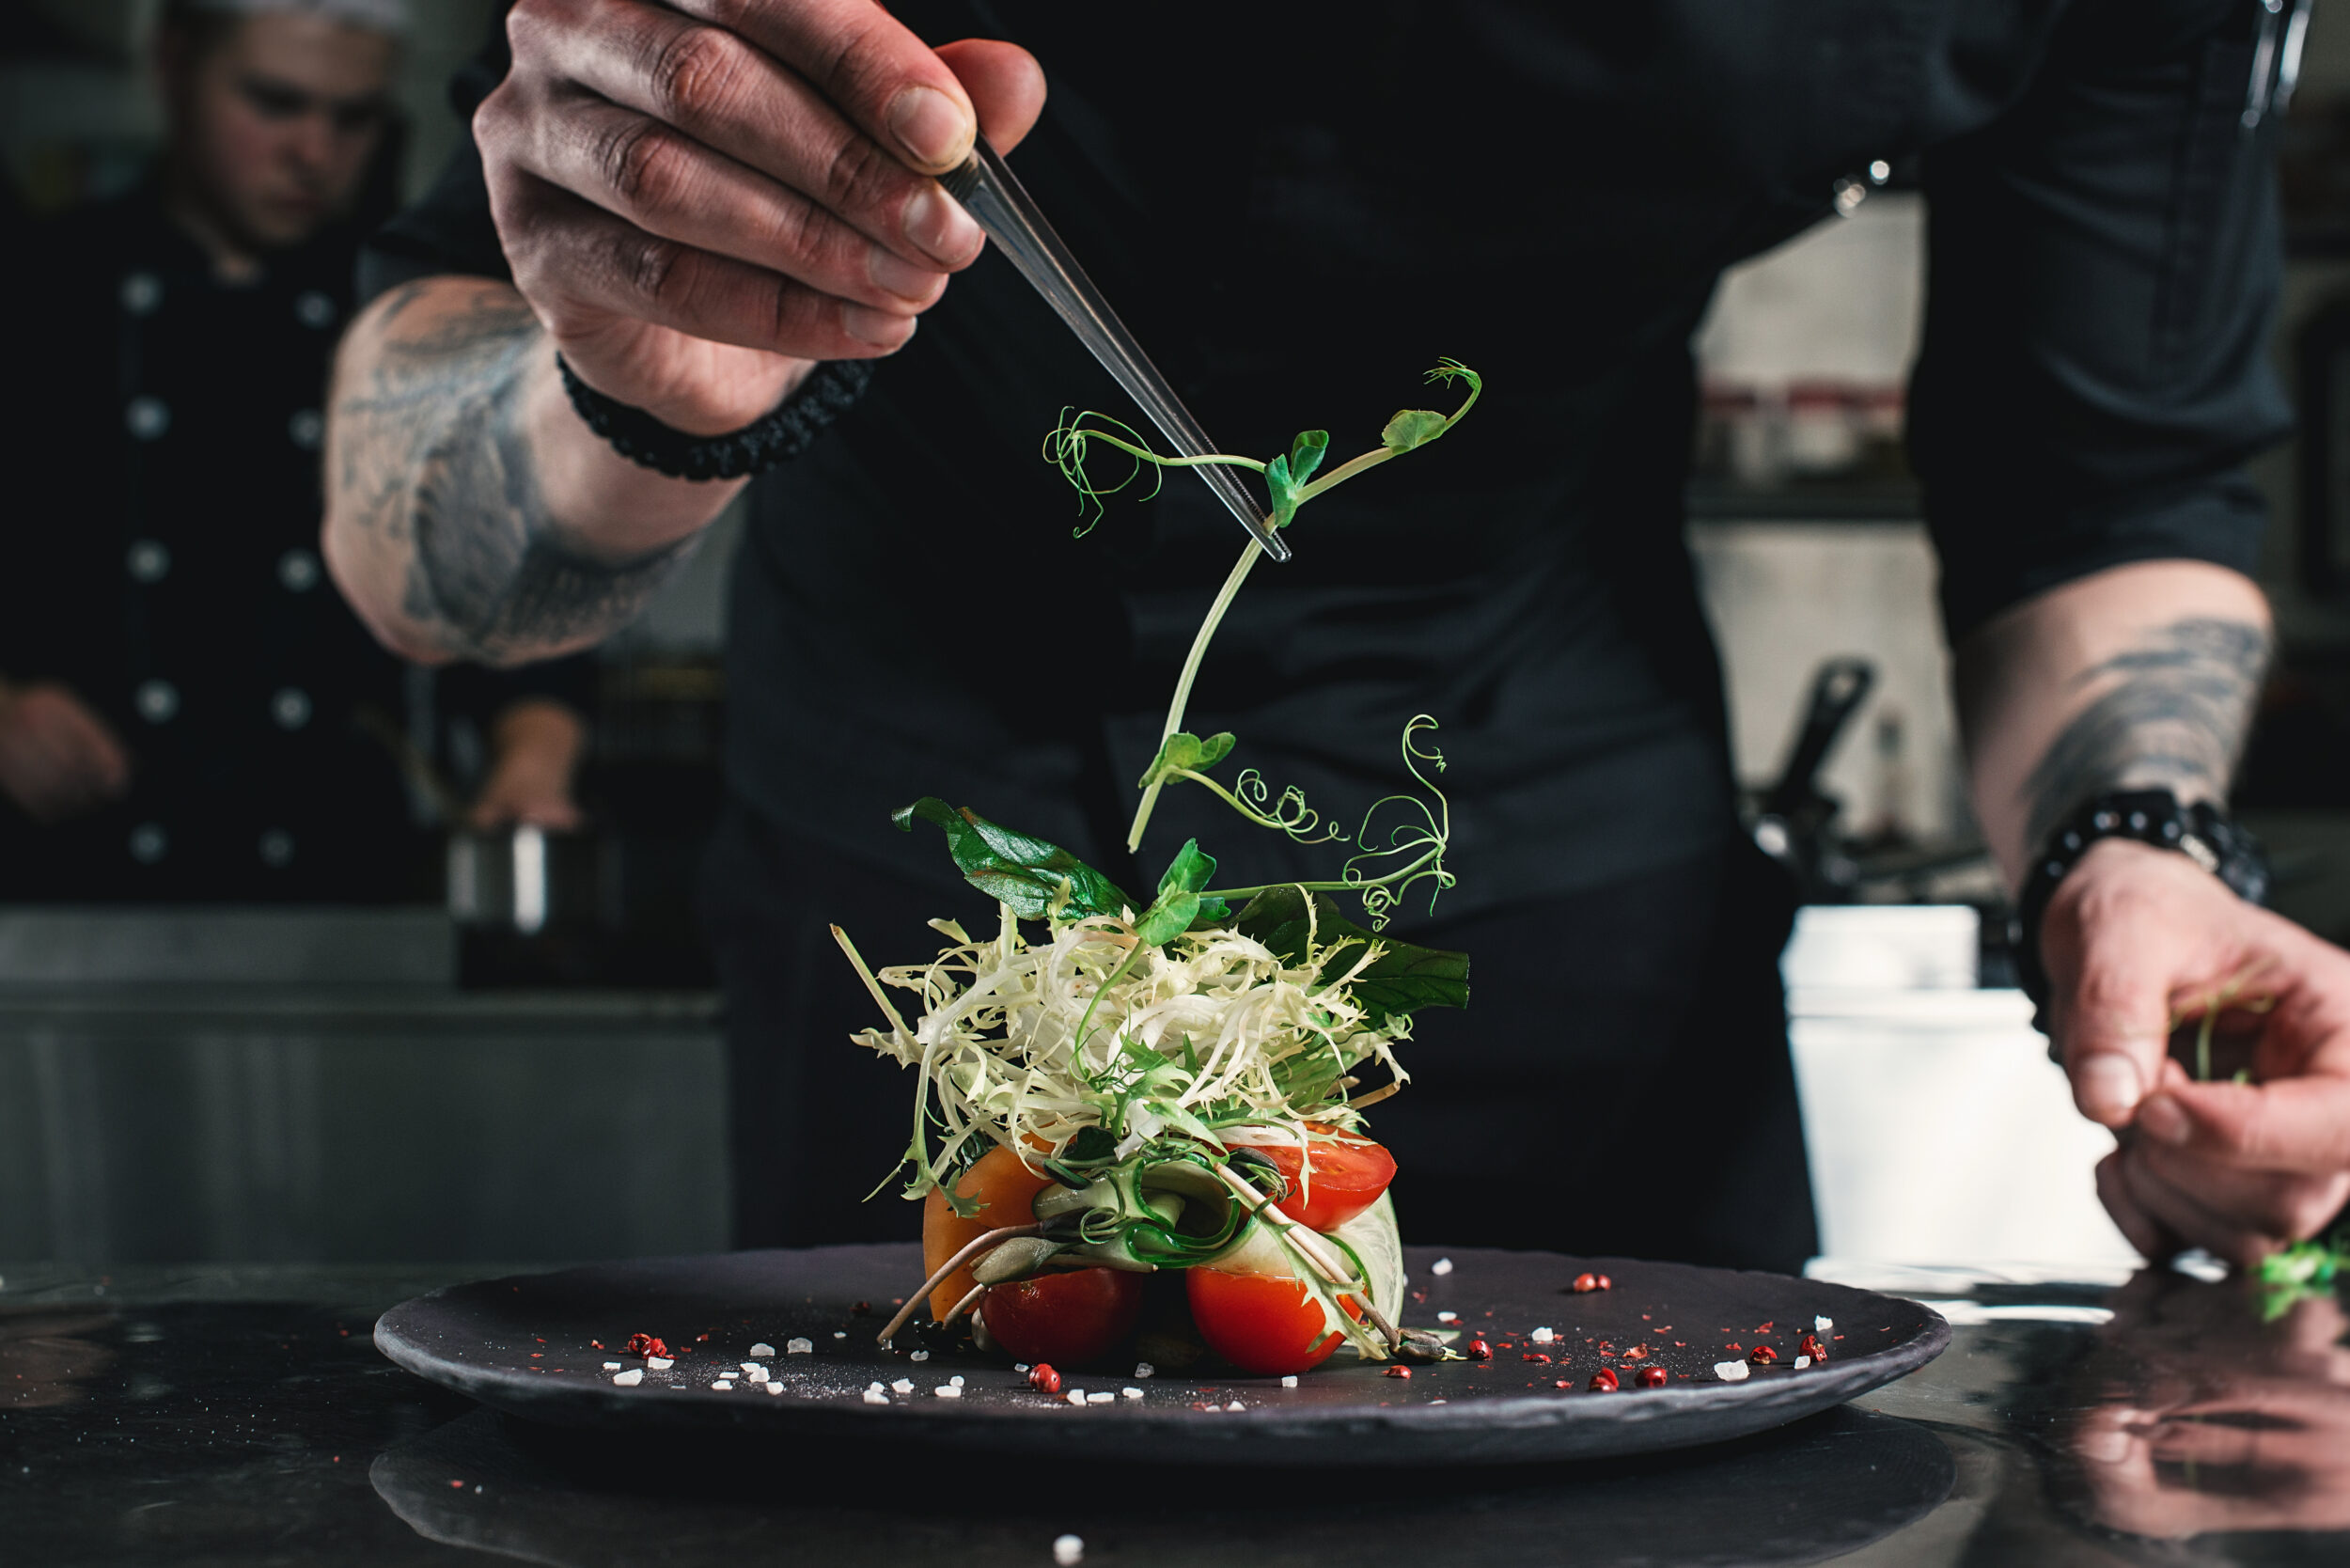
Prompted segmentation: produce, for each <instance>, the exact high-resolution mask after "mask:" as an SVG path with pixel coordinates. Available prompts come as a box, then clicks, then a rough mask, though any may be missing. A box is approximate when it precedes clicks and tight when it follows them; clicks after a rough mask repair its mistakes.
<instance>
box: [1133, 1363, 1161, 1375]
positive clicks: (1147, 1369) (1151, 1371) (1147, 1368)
mask: <svg viewBox="0 0 2350 1568" xmlns="http://www.w3.org/2000/svg"><path fill="white" fill-rule="evenodd" d="M1158 1373H1159V1369H1158V1368H1156V1367H1154V1366H1152V1364H1151V1363H1150V1362H1148V1361H1136V1363H1135V1375H1136V1377H1156V1376H1157V1375H1158Z"/></svg>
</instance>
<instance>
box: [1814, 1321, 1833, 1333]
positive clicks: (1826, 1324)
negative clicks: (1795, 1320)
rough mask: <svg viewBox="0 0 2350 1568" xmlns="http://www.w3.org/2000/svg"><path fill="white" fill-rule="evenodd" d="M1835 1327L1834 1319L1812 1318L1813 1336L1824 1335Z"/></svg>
mask: <svg viewBox="0 0 2350 1568" xmlns="http://www.w3.org/2000/svg"><path fill="white" fill-rule="evenodd" d="M1835 1326H1836V1320H1835V1319H1834V1318H1813V1319H1812V1320H1811V1331H1812V1332H1813V1333H1815V1334H1825V1333H1826V1332H1827V1331H1828V1330H1829V1329H1831V1328H1833V1327H1835Z"/></svg>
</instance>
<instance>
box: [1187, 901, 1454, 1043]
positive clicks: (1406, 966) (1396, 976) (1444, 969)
mask: <svg viewBox="0 0 2350 1568" xmlns="http://www.w3.org/2000/svg"><path fill="white" fill-rule="evenodd" d="M1232 925H1233V927H1234V929H1236V930H1237V931H1239V932H1240V933H1241V934H1242V935H1244V936H1250V937H1254V938H1255V939H1256V940H1257V941H1259V942H1261V943H1263V944H1264V945H1265V947H1267V948H1268V949H1271V950H1272V951H1274V952H1275V953H1277V954H1278V955H1280V957H1281V958H1282V959H1284V960H1285V961H1287V962H1289V963H1293V964H1302V963H1305V962H1307V960H1308V956H1309V955H1310V954H1313V953H1316V952H1319V954H1320V956H1321V963H1322V968H1323V972H1324V973H1325V974H1345V973H1347V972H1348V971H1350V970H1353V971H1354V978H1353V979H1351V980H1348V981H1347V982H1346V984H1347V990H1348V991H1349V992H1350V993H1351V994H1352V995H1353V996H1354V998H1355V1002H1356V1003H1357V1004H1358V1005H1360V1006H1361V1007H1362V1008H1363V1010H1364V1012H1365V1015H1366V1016H1365V1022H1367V1023H1368V1024H1369V1025H1370V1026H1371V1027H1373V1028H1385V1027H1387V1025H1388V1023H1389V1022H1391V1021H1392V1020H1394V1019H1397V1018H1402V1017H1407V1016H1409V1015H1410V1014H1411V1013H1412V1012H1414V1011H1417V1010H1418V1009H1420V1008H1424V1007H1466V1006H1468V998H1469V988H1468V965H1469V961H1468V954H1466V953H1456V952H1447V951H1445V950H1443V949H1439V948H1420V947H1415V946H1413V945H1412V944H1411V943H1409V942H1398V941H1395V940H1393V939H1391V938H1388V937H1385V936H1374V935H1372V934H1371V933H1370V932H1368V931H1365V930H1364V929H1363V928H1362V927H1360V926H1358V925H1356V924H1355V923H1354V922H1353V921H1352V920H1349V919H1348V918H1347V917H1345V916H1343V915H1341V914H1340V913H1339V906H1338V905H1337V904H1336V903H1334V902H1331V901H1330V899H1329V898H1328V897H1327V896H1326V895H1324V894H1322V893H1308V892H1306V891H1305V890H1303V889H1302V888H1298V887H1294V886H1287V887H1269V888H1267V889H1265V891H1263V892H1261V893H1260V894H1258V895H1257V896H1256V897H1255V898H1253V899H1251V900H1249V901H1248V903H1247V905H1246V907H1245V908H1243V909H1242V910H1241V912H1240V915H1239V917H1237V918H1235V919H1234V920H1233V922H1232ZM1357 945H1359V947H1360V949H1362V950H1363V951H1371V950H1372V949H1376V954H1375V956H1374V957H1372V959H1371V962H1370V963H1369V964H1365V965H1363V966H1362V967H1361V968H1360V969H1355V963H1356V961H1357V960H1358V959H1359V958H1360V956H1361V954H1360V952H1353V951H1349V950H1348V949H1352V948H1355V947H1356V946H1357Z"/></svg>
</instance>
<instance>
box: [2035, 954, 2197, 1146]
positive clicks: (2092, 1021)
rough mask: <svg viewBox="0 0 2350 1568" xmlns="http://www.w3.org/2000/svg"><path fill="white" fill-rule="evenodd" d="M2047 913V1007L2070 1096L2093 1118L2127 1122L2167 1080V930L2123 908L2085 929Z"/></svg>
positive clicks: (2172, 970)
mask: <svg viewBox="0 0 2350 1568" xmlns="http://www.w3.org/2000/svg"><path fill="white" fill-rule="evenodd" d="M2050 913H2051V920H2050V924H2049V926H2048V928H2047V929H2046V932H2045V936H2044V945H2045V949H2046V951H2047V955H2048V974H2049V982H2050V986H2051V993H2050V997H2049V1001H2050V1010H2051V1011H2052V1013H2053V1015H2054V1025H2055V1033H2056V1040H2057V1044H2058V1047H2059V1048H2060V1051H2061V1052H2062V1056H2063V1061H2064V1074H2065V1076H2066V1077H2067V1078H2069V1079H2070V1080H2071V1081H2072V1085H2073V1103H2074V1104H2075V1105H2077V1106H2078V1107H2079V1108H2080V1113H2081V1114H2082V1115H2083V1116H2085V1117H2087V1118H2089V1119H2090V1120H2091V1121H2096V1122H2100V1123H2102V1124H2104V1125H2106V1126H2107V1127H2123V1126H2127V1125H2128V1124H2129V1122H2130V1120H2131V1118H2132V1117H2133V1116H2135V1115H2136V1114H2137V1110H2138V1105H2139V1101H2140V1100H2143V1099H2144V1098H2145V1097H2146V1096H2147V1094H2148V1093H2150V1092H2152V1091H2153V1090H2154V1086H2155V1085H2156V1084H2158V1083H2159V1082H2161V1081H2162V1064H2163V1061H2164V1060H2165V1058H2167V1056H2168V1055H2169V1049H2170V1046H2169V1037H2170V991H2171V987H2172V985H2173V984H2174V983H2175V981H2176V980H2177V978H2178V977H2177V967H2178V966H2177V964H2174V963H2173V962H2172V961H2171V958H2172V955H2171V952H2170V948H2171V943H2170V941H2169V940H2167V939H2166V938H2167V937H2168V936H2169V934H2170V933H2168V932H2166V931H2165V930H2164V929H2163V927H2162V925H2161V924H2160V923H2158V922H2151V921H2144V920H2138V919H2131V918H2128V917H2125V916H2121V912H2119V911H2112V912H2109V913H2108V914H2107V917H2105V918H2103V919H2100V920H2098V921H2097V922H2096V923H2095V924H2094V926H2093V927H2092V928H2090V929H2087V930H2084V929H2082V928H2081V927H2080V926H2079V925H2078V924H2074V923H2065V924H2060V923H2059V922H2058V921H2057V920H2056V919H2055V918H2054V916H2055V911H2054V910H2053V909H2052V910H2051V912H2050Z"/></svg>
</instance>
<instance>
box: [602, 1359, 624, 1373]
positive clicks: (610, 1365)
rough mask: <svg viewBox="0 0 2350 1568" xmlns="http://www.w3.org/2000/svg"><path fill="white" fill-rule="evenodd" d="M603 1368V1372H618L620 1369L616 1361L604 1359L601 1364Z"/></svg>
mask: <svg viewBox="0 0 2350 1568" xmlns="http://www.w3.org/2000/svg"><path fill="white" fill-rule="evenodd" d="M603 1370H604V1371H605V1372H619V1370H620V1364H619V1362H618V1361H606V1362H605V1363H604V1364H603Z"/></svg>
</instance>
